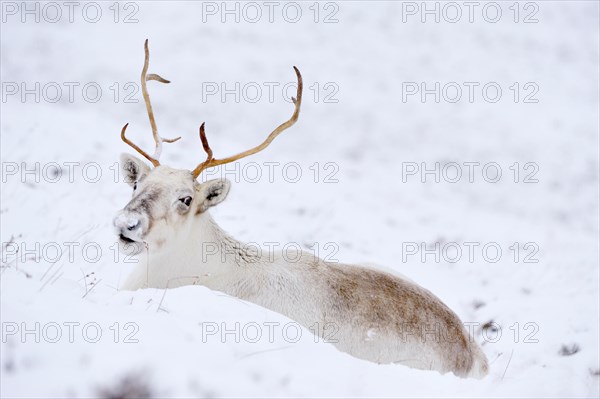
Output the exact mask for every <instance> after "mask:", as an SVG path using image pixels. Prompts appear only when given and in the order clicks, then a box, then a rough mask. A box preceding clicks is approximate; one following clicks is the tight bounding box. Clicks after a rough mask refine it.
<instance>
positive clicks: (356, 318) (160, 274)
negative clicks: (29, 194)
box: [114, 40, 488, 378]
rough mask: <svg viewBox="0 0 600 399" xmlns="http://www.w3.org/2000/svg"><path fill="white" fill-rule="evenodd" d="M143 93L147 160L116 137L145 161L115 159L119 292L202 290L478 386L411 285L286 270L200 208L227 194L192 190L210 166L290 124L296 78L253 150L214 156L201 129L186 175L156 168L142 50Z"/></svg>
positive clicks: (311, 267) (439, 317)
mask: <svg viewBox="0 0 600 399" xmlns="http://www.w3.org/2000/svg"><path fill="white" fill-rule="evenodd" d="M144 49H145V63H144V68H143V71H142V77H141V78H142V82H141V84H142V92H143V96H144V100H145V103H146V108H147V111H148V116H149V119H150V124H151V126H152V133H153V136H154V140H155V141H156V151H155V154H154V156H150V155H148V154H147V153H146V152H144V151H143V150H141V149H140V148H139V147H138V146H136V145H135V144H133V143H132V142H131V141H129V140H128V139H127V138H126V137H125V129H126V128H127V125H125V126H124V127H123V129H122V131H121V138H122V139H123V141H125V142H126V143H127V144H129V145H130V146H131V147H133V148H134V149H135V150H136V151H138V152H139V153H140V154H141V155H143V156H144V157H145V158H146V159H147V160H149V161H150V162H151V163H152V165H154V168H153V169H151V168H150V167H149V166H148V165H147V164H146V163H145V162H143V161H142V160H140V159H138V158H136V157H133V156H131V155H127V154H123V155H122V156H121V165H122V169H123V172H124V174H125V176H126V178H127V181H128V182H129V183H130V185H131V186H133V198H132V199H131V201H129V203H128V204H127V205H126V206H125V207H124V208H123V209H122V210H121V211H120V212H119V213H118V214H117V216H116V217H115V219H114V226H115V227H116V229H117V233H118V234H119V238H120V240H119V241H120V244H121V245H120V247H121V249H122V250H124V251H127V253H131V250H130V249H126V247H131V246H133V247H134V248H135V253H136V255H138V254H139V255H140V261H139V263H138V266H137V268H136V269H135V270H134V271H133V272H132V274H131V275H130V276H128V278H127V280H126V282H125V284H124V286H123V288H124V289H127V290H136V289H140V288H146V287H152V288H174V287H178V286H182V285H194V284H201V285H203V286H206V287H208V288H210V289H213V290H217V291H221V292H224V293H226V294H229V295H232V296H235V297H237V298H240V299H243V300H246V301H249V302H253V303H255V304H257V305H260V306H264V307H265V308H268V309H271V310H273V311H275V312H279V313H281V314H283V315H285V316H287V317H289V318H291V319H293V320H295V321H297V322H299V323H300V324H302V325H304V326H305V327H312V328H313V329H314V326H315V325H317V326H319V327H318V331H315V333H316V334H318V335H319V336H321V337H323V338H330V339H331V341H337V342H335V346H336V347H337V348H338V349H339V350H341V351H343V352H347V353H349V354H350V355H352V356H355V357H357V358H360V359H365V360H369V361H372V362H376V363H399V364H404V365H407V366H410V367H414V368H419V369H432V370H437V371H439V372H441V373H446V372H449V371H451V372H453V373H454V374H456V375H458V376H461V377H475V378H482V377H484V376H485V375H486V374H487V372H488V363H487V359H486V357H485V355H484V353H483V352H482V350H481V348H480V347H479V346H478V344H477V343H475V342H474V341H473V340H472V337H469V335H468V334H467V332H466V330H465V328H464V326H463V324H462V322H461V320H460V319H459V318H458V316H457V315H456V314H455V313H454V312H453V311H452V310H450V309H449V308H448V307H447V306H446V305H445V304H444V303H443V302H442V301H441V300H440V299H438V298H437V297H436V296H435V295H433V294H432V293H431V292H429V291H427V290H426V289H424V288H422V287H420V286H419V285H417V284H415V283H414V282H412V281H410V280H408V279H405V278H402V277H400V276H397V275H394V274H390V273H386V272H383V271H378V270H374V269H371V268H366V267H361V266H356V265H347V264H338V263H335V264H332V263H328V262H325V261H324V260H322V259H320V258H318V257H315V256H314V255H313V254H311V253H308V252H303V253H302V254H301V258H300V259H299V260H298V261H295V262H289V261H286V259H285V258H284V257H283V256H282V254H276V253H272V252H271V253H267V254H264V255H263V254H261V253H259V252H258V251H256V250H254V251H252V250H250V249H249V247H248V246H246V245H244V244H243V243H241V242H239V241H237V240H236V239H234V238H233V237H231V236H230V235H228V234H227V233H225V232H224V231H223V230H221V229H220V228H219V226H218V225H217V223H216V222H215V221H214V220H213V219H212V218H211V216H210V214H209V209H210V208H211V207H213V206H215V205H217V204H219V203H221V202H222V201H223V200H224V199H225V198H226V197H227V193H228V192H229V188H230V182H229V181H228V180H225V179H215V180H210V181H207V182H205V183H200V182H198V181H197V178H198V177H199V176H200V174H201V173H202V171H203V170H205V169H206V168H209V167H213V166H217V165H222V164H226V163H230V162H234V161H236V160H238V159H241V158H244V157H247V156H249V155H252V154H254V153H257V152H259V151H261V150H263V149H264V148H265V147H267V146H268V145H269V143H270V142H271V141H272V140H273V139H274V138H275V137H277V135H279V134H280V133H281V132H282V131H284V130H285V129H287V128H289V127H290V126H292V125H293V124H294V123H295V122H296V120H297V119H298V115H299V112H300V104H301V102H302V77H301V75H300V72H299V71H298V69H297V68H296V67H294V70H295V72H296V75H297V78H298V90H297V96H296V98H292V100H293V102H294V105H295V109H294V113H293V115H292V117H291V118H290V119H289V120H288V121H286V122H284V123H283V124H281V125H280V126H278V127H277V128H276V129H275V130H274V131H273V132H272V133H271V134H270V135H269V136H268V138H267V139H266V140H265V141H264V142H263V143H262V144H261V145H259V146H257V147H255V148H253V149H250V150H248V151H245V152H242V153H240V154H238V155H235V156H231V157H228V158H224V159H215V158H213V154H212V150H211V149H210V147H209V145H208V141H207V139H206V134H205V131H204V123H203V124H202V125H201V127H200V138H201V141H202V145H203V147H204V150H205V151H206V153H207V159H206V161H204V162H202V163H200V164H199V165H198V166H197V167H196V168H195V169H194V170H192V171H191V172H190V171H189V170H183V169H173V168H170V167H168V166H164V165H160V163H159V161H158V158H159V156H160V153H161V150H162V143H163V142H173V141H176V140H178V139H179V138H177V139H174V140H168V139H164V138H162V137H161V136H160V135H159V134H158V132H157V129H156V123H155V121H154V115H153V112H152V105H151V103H150V97H149V95H148V91H147V88H146V81H147V80H157V81H159V82H163V83H169V81H167V80H165V79H163V78H161V77H160V76H158V75H155V74H150V75H148V74H147V70H148V62H149V53H148V41H147V40H146V43H145V47H144Z"/></svg>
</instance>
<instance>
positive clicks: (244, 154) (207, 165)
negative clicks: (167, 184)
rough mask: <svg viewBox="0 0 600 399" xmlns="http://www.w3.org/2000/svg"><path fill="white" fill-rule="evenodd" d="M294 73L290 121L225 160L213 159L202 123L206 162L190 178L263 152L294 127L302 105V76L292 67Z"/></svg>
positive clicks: (201, 134)
mask: <svg viewBox="0 0 600 399" xmlns="http://www.w3.org/2000/svg"><path fill="white" fill-rule="evenodd" d="M294 71H296V76H297V78H298V91H297V93H296V97H295V98H294V97H292V101H293V102H294V106H295V107H294V113H293V114H292V117H291V118H290V119H288V120H287V121H285V122H283V123H282V124H281V125H279V126H277V128H276V129H275V130H273V131H272V132H271V134H269V136H268V137H267V138H266V139H265V141H263V142H262V143H261V144H259V145H257V146H256V147H254V148H251V149H249V150H247V151H244V152H240V153H239V154H237V155H233V156H230V157H227V158H223V159H214V158H213V152H212V150H211V148H210V146H209V145H208V140H207V139H206V133H205V131H204V123H202V125H200V140H201V141H202V147H203V148H204V151H205V152H206V161H204V162H201V163H200V164H198V166H196V169H194V170H193V171H192V176H194V179H195V178H197V177H198V176H200V174H201V173H202V171H203V170H205V169H207V168H210V167H213V166H218V165H224V164H226V163H231V162H234V161H237V160H238V159H242V158H245V157H248V156H250V155H253V154H256V153H257V152H260V151H262V150H264V149H265V148H267V147H268V146H269V144H271V142H272V141H273V140H274V139H275V137H277V136H278V135H279V134H280V133H281V132H283V131H284V130H286V129H288V128H289V127H291V126H292V125H294V123H296V121H297V120H298V115H300V105H301V104H302V75H300V71H299V70H298V68H296V67H294Z"/></svg>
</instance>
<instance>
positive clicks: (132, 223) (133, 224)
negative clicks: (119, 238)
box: [127, 219, 141, 231]
mask: <svg viewBox="0 0 600 399" xmlns="http://www.w3.org/2000/svg"><path fill="white" fill-rule="evenodd" d="M140 224H141V223H140V220H139V219H137V220H136V219H129V221H128V222H127V230H129V231H132V230H135V229H137V228H138V227H140Z"/></svg>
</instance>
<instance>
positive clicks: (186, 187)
mask: <svg viewBox="0 0 600 399" xmlns="http://www.w3.org/2000/svg"><path fill="white" fill-rule="evenodd" d="M144 51H145V61H144V67H143V69H142V75H141V86H142V94H143V97H144V102H145V103H146V111H147V112H148V118H149V119H150V125H151V127H152V135H153V137H154V141H155V143H156V147H155V151H154V155H153V156H150V155H148V154H147V153H146V152H145V151H144V150H142V149H141V148H139V147H138V146H137V145H135V144H134V143H133V142H131V141H130V140H129V139H127V137H125V131H126V129H127V126H128V125H129V124H126V125H125V126H123V129H122V130H121V139H122V140H123V141H124V142H125V143H127V144H128V145H130V146H131V147H132V148H134V149H135V150H136V151H137V152H138V153H140V154H141V155H142V156H143V157H144V158H146V159H147V160H148V161H150V163H151V164H152V166H153V168H151V167H150V166H149V165H148V164H147V163H146V162H144V161H143V160H141V159H139V158H137V157H134V156H132V155H129V154H122V155H121V170H122V172H123V175H124V177H125V181H126V182H127V183H128V184H129V185H130V186H131V187H133V197H132V199H131V200H130V201H129V203H128V204H127V205H125V207H124V208H123V209H122V210H121V211H119V212H118V213H117V216H116V217H115V219H114V221H113V224H114V226H115V228H116V231H117V234H118V235H119V242H120V244H121V245H120V249H121V250H122V251H125V252H127V253H129V254H131V252H132V251H131V249H130V247H131V246H132V245H133V248H134V253H135V254H137V253H140V252H141V251H142V250H143V248H144V246H147V247H148V248H150V249H159V248H161V247H162V246H163V245H165V244H167V243H168V241H169V240H176V239H179V238H178V236H180V235H181V236H183V237H185V236H186V235H187V234H189V230H190V229H191V228H192V227H193V226H194V225H195V223H193V222H194V221H197V220H198V218H202V215H203V214H204V213H205V212H206V211H207V210H208V209H209V208H210V207H212V206H214V205H217V204H219V203H220V202H222V201H223V200H224V199H225V198H226V197H227V194H228V192H229V188H230V182H229V181H228V180H226V179H215V180H210V181H207V182H204V183H200V182H198V181H197V178H198V177H199V176H200V174H201V173H202V171H204V170H205V169H207V168H210V167H214V166H219V165H223V164H227V163H231V162H235V161H237V160H238V159H241V158H245V157H247V156H250V155H252V154H255V153H257V152H259V151H262V150H263V149H265V148H266V147H267V146H268V145H269V144H270V143H271V142H272V141H273V140H274V139H275V137H277V136H278V135H279V134H280V133H281V132H282V131H284V130H286V129H287V128H289V127H290V126H292V125H293V124H294V123H296V121H297V120H298V115H299V114H300V104H301V102H302V76H301V75H300V71H298V69H297V68H296V67H294V70H295V72H296V76H297V78H298V91H297V95H296V98H292V100H293V102H294V105H295V108H294V113H293V115H292V117H291V118H290V119H289V120H287V121H285V122H284V123H282V124H281V125H279V126H278V127H277V128H276V129H275V130H273V132H271V134H269V136H268V137H267V138H266V140H265V141H264V142H263V143H261V144H260V145H258V146H256V147H254V148H251V149H249V150H247V151H244V152H241V153H239V154H237V155H233V156H230V157H227V158H223V159H215V158H214V157H213V152H212V149H211V148H210V146H209V144H208V140H207V138H206V132H205V130H204V123H202V125H201V126H200V140H201V142H202V147H203V148H204V151H205V152H206V160H205V161H203V162H201V163H200V164H198V166H196V168H195V169H193V170H191V171H190V170H186V169H174V168H170V167H168V166H165V165H161V164H160V162H159V158H160V155H161V153H162V144H163V143H173V142H175V141H177V140H179V139H180V138H181V137H177V138H175V139H165V138H162V137H161V136H160V135H159V134H158V130H157V128H156V122H155V120H154V113H153V111H152V104H151V103H150V96H149V94H148V90H147V87H146V82H147V81H149V80H156V81H158V82H161V83H170V82H169V81H168V80H166V79H164V78H162V77H160V76H159V75H156V74H147V72H148V63H149V51H148V40H146V42H145V43H144Z"/></svg>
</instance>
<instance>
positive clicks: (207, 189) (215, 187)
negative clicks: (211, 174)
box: [196, 179, 231, 214]
mask: <svg viewBox="0 0 600 399" xmlns="http://www.w3.org/2000/svg"><path fill="white" fill-rule="evenodd" d="M230 187H231V182H229V180H227V179H213V180H209V181H207V182H205V183H201V184H200V185H199V186H198V189H197V192H196V198H198V200H197V202H196V203H197V204H198V208H197V210H196V214H198V213H202V212H204V211H206V210H207V209H208V208H210V207H211V206H215V205H217V204H220V203H221V202H223V200H224V199H225V198H227V194H228V193H229V188H230Z"/></svg>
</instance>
